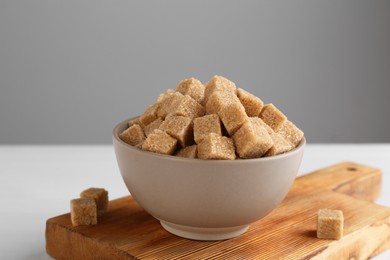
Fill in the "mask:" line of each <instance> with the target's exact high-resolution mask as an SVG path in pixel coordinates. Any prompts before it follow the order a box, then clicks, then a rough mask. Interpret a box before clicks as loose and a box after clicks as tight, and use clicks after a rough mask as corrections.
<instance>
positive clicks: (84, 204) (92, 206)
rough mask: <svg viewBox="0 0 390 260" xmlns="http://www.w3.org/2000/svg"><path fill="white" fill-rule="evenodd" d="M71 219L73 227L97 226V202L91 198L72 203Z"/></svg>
mask: <svg viewBox="0 0 390 260" xmlns="http://www.w3.org/2000/svg"><path fill="white" fill-rule="evenodd" d="M70 219H71V222H72V225H73V226H81V225H95V224H97V209H96V202H95V200H94V199H91V198H80V199H73V200H71V201H70Z"/></svg>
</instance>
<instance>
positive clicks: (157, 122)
mask: <svg viewBox="0 0 390 260" xmlns="http://www.w3.org/2000/svg"><path fill="white" fill-rule="evenodd" d="M162 122H163V120H162V119H161V118H157V119H156V120H154V121H153V122H152V123H150V124H148V125H147V126H145V127H144V132H145V136H146V137H148V136H149V135H150V134H151V133H153V131H154V130H155V129H158V128H159V127H160V125H161V123H162Z"/></svg>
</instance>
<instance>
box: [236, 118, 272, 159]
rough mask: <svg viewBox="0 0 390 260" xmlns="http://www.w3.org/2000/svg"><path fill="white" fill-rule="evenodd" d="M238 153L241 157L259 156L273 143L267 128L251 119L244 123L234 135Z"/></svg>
mask: <svg viewBox="0 0 390 260" xmlns="http://www.w3.org/2000/svg"><path fill="white" fill-rule="evenodd" d="M233 140H234V144H235V146H236V150H237V154H238V156H239V157H240V158H244V159H249V158H259V157H261V156H262V155H264V154H265V153H266V152H267V151H268V149H270V148H271V147H272V145H273V141H272V138H271V136H270V135H269V134H268V131H267V129H265V128H264V127H262V126H260V125H257V124H254V123H252V122H251V121H250V120H248V122H246V123H245V124H243V125H242V126H241V128H240V129H238V130H237V132H236V133H235V134H234V135H233Z"/></svg>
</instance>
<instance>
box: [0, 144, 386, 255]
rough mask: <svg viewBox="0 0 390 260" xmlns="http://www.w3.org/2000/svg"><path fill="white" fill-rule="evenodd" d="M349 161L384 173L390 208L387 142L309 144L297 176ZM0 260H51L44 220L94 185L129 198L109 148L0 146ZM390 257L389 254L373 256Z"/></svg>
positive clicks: (114, 195)
mask: <svg viewBox="0 0 390 260" xmlns="http://www.w3.org/2000/svg"><path fill="white" fill-rule="evenodd" d="M341 161H353V162H357V163H361V164H365V165H368V166H373V167H376V168H380V169H382V171H383V189H382V196H381V198H380V199H379V200H378V201H377V203H378V204H382V205H386V206H388V207H390V144H359V145H344V144H338V145H333V144H330V145H328V144H325V145H320V144H313V145H311V144H309V145H307V148H306V150H305V155H304V158H303V161H302V165H301V168H300V171H299V175H303V174H305V173H309V172H311V171H314V170H317V169H320V168H323V167H326V166H328V165H331V164H335V163H338V162H341ZM0 172H1V174H0V185H1V187H0V192H1V194H0V205H1V206H0V216H1V221H0V233H1V237H2V238H1V243H0V259H51V258H50V257H49V256H47V255H46V251H45V222H46V219H48V218H51V217H54V216H57V215H60V214H63V213H66V212H69V201H70V199H72V198H76V197H78V195H79V192H80V191H81V190H83V189H85V188H89V187H92V186H95V187H104V188H106V189H107V190H109V193H110V199H115V198H119V197H123V196H126V195H128V191H127V189H126V187H125V185H124V183H123V182H122V179H121V176H120V173H119V170H118V167H117V164H116V159H115V154H114V150H113V147H112V146H109V145H106V146H100V145H99V146H0ZM375 259H376V260H381V259H382V260H384V259H390V250H388V251H386V252H384V253H382V254H381V255H379V256H377V257H375Z"/></svg>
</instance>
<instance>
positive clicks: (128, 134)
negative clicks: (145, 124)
mask: <svg viewBox="0 0 390 260" xmlns="http://www.w3.org/2000/svg"><path fill="white" fill-rule="evenodd" d="M119 138H120V139H122V141H124V142H125V143H128V144H130V145H133V146H135V145H137V144H139V143H141V142H142V141H144V140H145V134H144V131H143V130H142V128H141V126H140V125H132V126H130V127H129V128H127V129H126V130H125V131H123V132H122V133H120V134H119Z"/></svg>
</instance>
